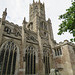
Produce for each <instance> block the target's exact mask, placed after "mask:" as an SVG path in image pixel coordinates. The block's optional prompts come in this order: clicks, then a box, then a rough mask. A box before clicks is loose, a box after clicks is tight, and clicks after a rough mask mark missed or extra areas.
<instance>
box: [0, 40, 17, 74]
mask: <svg viewBox="0 0 75 75" xmlns="http://www.w3.org/2000/svg"><path fill="white" fill-rule="evenodd" d="M16 57H17V46H16V45H15V44H14V42H12V41H9V42H6V43H4V45H3V46H2V48H1V50H0V75H14V74H15V66H16Z"/></svg>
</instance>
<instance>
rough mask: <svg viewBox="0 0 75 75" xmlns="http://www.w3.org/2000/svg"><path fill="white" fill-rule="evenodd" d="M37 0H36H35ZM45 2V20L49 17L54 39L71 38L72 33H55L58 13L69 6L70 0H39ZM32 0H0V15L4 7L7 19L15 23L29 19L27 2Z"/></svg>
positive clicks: (58, 22)
mask: <svg viewBox="0 0 75 75" xmlns="http://www.w3.org/2000/svg"><path fill="white" fill-rule="evenodd" d="M35 1H38V0H35ZM40 1H41V2H42V3H43V2H44V3H45V12H46V20H47V19H48V18H50V19H51V22H52V28H53V33H54V39H55V40H56V41H57V42H60V41H62V42H63V41H64V40H65V39H68V40H69V39H70V38H72V35H71V34H69V33H65V34H64V35H61V36H59V35H57V33H58V28H59V24H60V23H61V21H60V20H58V17H59V15H61V14H64V13H65V12H66V9H67V8H69V7H70V6H71V0H40ZM32 2H33V0H0V17H2V13H3V11H4V9H5V8H7V18H6V19H7V20H8V21H10V22H14V23H15V24H18V25H22V21H23V18H24V17H26V20H27V21H29V4H30V3H32Z"/></svg>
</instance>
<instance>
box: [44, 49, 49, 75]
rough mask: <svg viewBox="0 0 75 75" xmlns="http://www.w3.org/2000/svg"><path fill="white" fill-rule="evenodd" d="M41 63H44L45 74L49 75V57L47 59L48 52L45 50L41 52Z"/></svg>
mask: <svg viewBox="0 0 75 75" xmlns="http://www.w3.org/2000/svg"><path fill="white" fill-rule="evenodd" d="M43 61H44V65H45V74H46V75H49V73H50V57H49V50H48V49H46V48H45V49H44V50H43Z"/></svg>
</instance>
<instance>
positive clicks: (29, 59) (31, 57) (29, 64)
mask: <svg viewBox="0 0 75 75" xmlns="http://www.w3.org/2000/svg"><path fill="white" fill-rule="evenodd" d="M34 50H35V49H34V47H33V46H29V47H28V48H27V50H26V53H25V62H26V71H25V72H26V73H25V74H36V55H35V51H34Z"/></svg>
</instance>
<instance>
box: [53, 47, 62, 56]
mask: <svg viewBox="0 0 75 75" xmlns="http://www.w3.org/2000/svg"><path fill="white" fill-rule="evenodd" d="M54 52H55V56H60V55H62V50H61V48H56V49H54Z"/></svg>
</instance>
